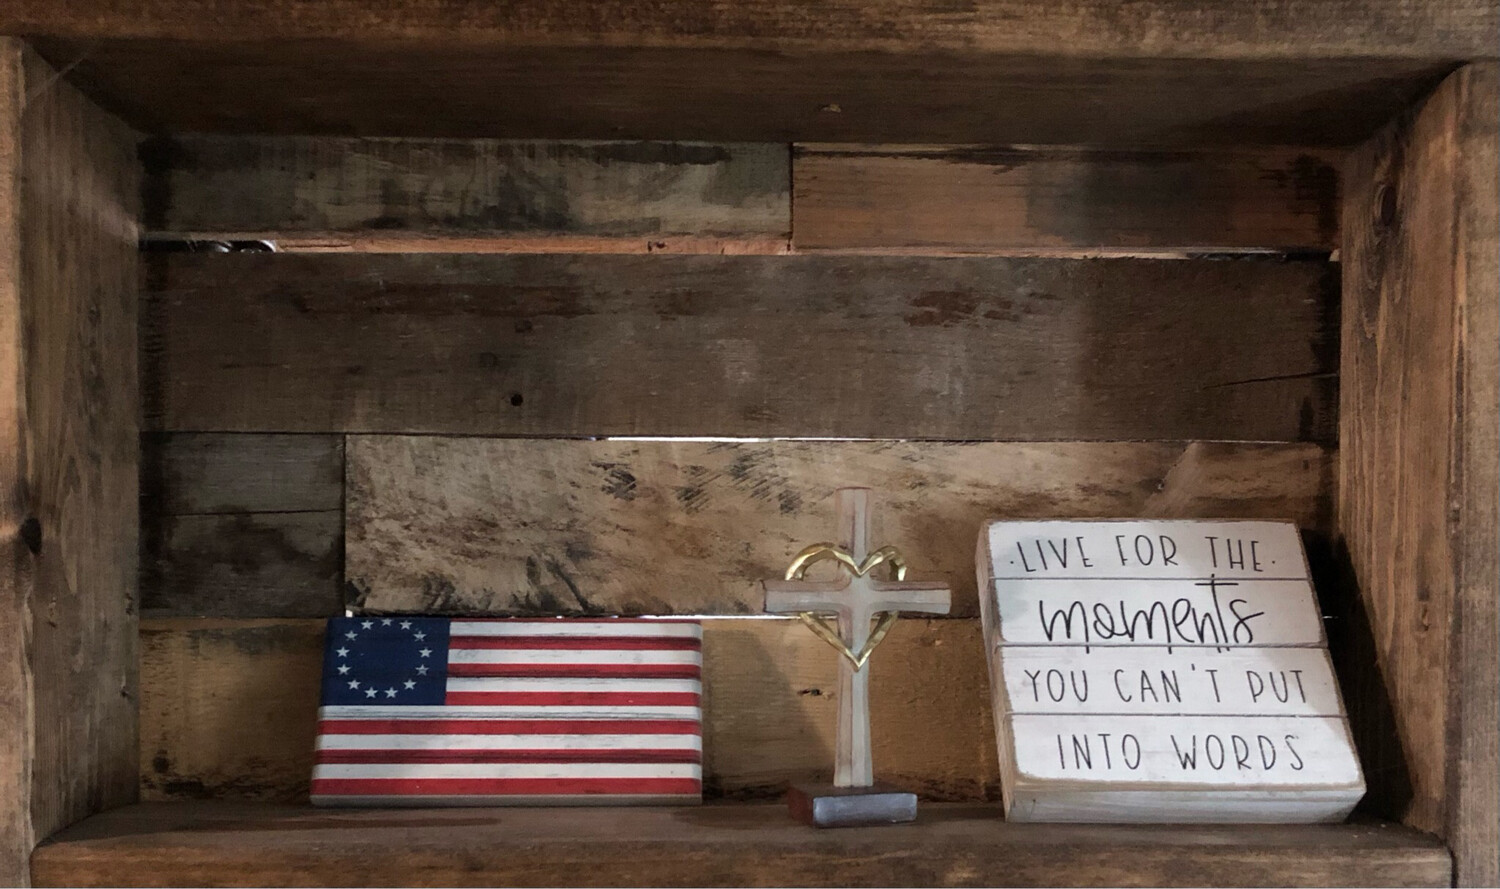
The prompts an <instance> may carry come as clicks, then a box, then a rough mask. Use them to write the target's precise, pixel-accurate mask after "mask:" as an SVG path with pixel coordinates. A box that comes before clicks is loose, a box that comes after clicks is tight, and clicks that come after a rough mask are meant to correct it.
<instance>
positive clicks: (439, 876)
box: [34, 803, 1452, 886]
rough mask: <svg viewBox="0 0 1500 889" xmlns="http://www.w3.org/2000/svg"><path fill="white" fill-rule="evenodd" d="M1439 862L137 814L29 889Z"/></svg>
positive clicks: (1193, 841) (944, 823)
mask: <svg viewBox="0 0 1500 889" xmlns="http://www.w3.org/2000/svg"><path fill="white" fill-rule="evenodd" d="M1451 873H1452V868H1451V866H1450V863H1449V860H1448V855H1447V850H1445V849H1444V848H1443V847H1442V845H1441V844H1440V843H1438V842H1437V841H1436V840H1434V839H1432V838H1431V837H1428V836H1425V835H1423V834H1421V833H1418V832H1417V831H1414V830H1411V829H1409V828H1403V827H1399V826H1396V825H1391V824H1385V823H1376V824H1370V823H1362V824H1350V825H1313V826H1308V825H1255V826H1247V825H1214V826H1206V825H1180V826H1173V827H1171V828H1169V829H1163V828H1162V827H1160V826H1155V825H1131V826H1122V825H1109V826H1101V825H1086V824H1066V825H1064V824H1012V823H1007V822H1005V821H1002V820H1001V819H1000V817H999V812H998V810H997V809H996V808H995V807H993V806H978V805H952V804H949V805H942V804H939V805H924V807H923V810H922V817H921V818H920V819H919V820H918V821H917V823H915V824H910V825H901V826H897V827H890V826H887V827H864V828H848V829H844V830H808V829H807V828H806V827H804V826H802V825H799V824H797V823H796V822H795V821H793V820H792V819H790V818H788V817H787V814H786V809H785V808H784V807H783V806H779V805H762V806H744V805H719V806H697V807H693V808H691V809H678V808H670V807H668V808H648V809H638V810H632V811H629V812H622V811H621V810H619V809H590V810H578V809H528V810H524V811H517V810H509V811H508V810H505V809H479V810H474V809H469V810H462V809H447V810H426V811H418V812H411V811H406V812H397V811H389V810H386V811H343V812H330V811H326V810H321V811H315V810H312V809H309V808H307V807H304V806H274V805H256V804H245V803H240V804H233V803H194V804H190V805H169V804H145V805H140V806H133V807H131V808H128V809H123V810H120V811H118V812H112V813H107V814H105V815H101V816H98V817H96V818H94V819H91V820H90V821H88V822H85V823H84V824H82V825H79V826H78V827H76V828H73V829H71V830H69V831H67V832H66V833H65V834H63V835H62V836H60V837H58V839H57V841H56V842H54V843H51V844H49V845H46V846H43V847H42V848H41V849H39V850H37V855H36V858H35V860H34V877H35V880H36V883H37V885H39V886H50V885H64V886H89V885H97V886H115V885H121V884H133V883H143V882H148V883H153V884H156V885H190V886H200V885H247V886H263V885H282V884H285V885H290V884H296V885H303V884H308V883H315V884H319V885H352V886H380V885H396V886H423V885H430V886H463V885H486V886H489V885H497V884H501V885H507V886H533V885H535V886H551V885H562V884H567V885H601V886H631V885H641V886H788V885H791V886H866V885H870V886H885V885H890V884H899V885H903V886H971V885H972V886H995V885H1008V886H1095V885H1097V886H1216V885H1225V886H1256V885H1266V886H1302V885H1306V886H1343V885H1351V886H1384V885H1407V886H1446V885H1448V880H1449V879H1450V876H1451Z"/></svg>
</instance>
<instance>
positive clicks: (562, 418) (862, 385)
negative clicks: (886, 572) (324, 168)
mask: <svg viewBox="0 0 1500 889" xmlns="http://www.w3.org/2000/svg"><path fill="white" fill-rule="evenodd" d="M148 265H149V266H150V268H149V269H148V273H147V292H146V294H145V296H144V306H143V311H144V313H145V319H144V355H143V362H144V365H145V372H144V379H145V389H146V391H145V395H144V397H145V401H146V416H147V419H148V422H149V423H151V424H152V425H154V426H155V427H156V428H158V429H166V430H178V431H255V432H271V431H274V432H336V431H348V432H423V433H467V434H484V435H538V436H592V435H721V436H722V435H731V436H734V435H738V436H746V435H748V436H767V435H776V436H804V437H805V436H833V437H855V438H859V437H871V438H930V439H1025V440H1031V439H1116V438H1145V439H1181V438H1209V439H1239V440H1272V441H1274V440H1311V441H1329V440H1330V439H1331V438H1332V435H1333V426H1334V416H1335V415H1334V412H1333V405H1334V401H1335V400H1336V395H1335V393H1336V388H1337V386H1336V378H1335V373H1336V366H1337V332H1336V329H1337V317H1336V304H1337V287H1338V274H1337V268H1336V266H1332V265H1330V264H1328V263H1323V262H1273V261H1267V260H1242V261H1237V262H1209V261H1199V262H1182V261H1150V260H1062V259H1006V258H889V257H797V256H790V257H786V256H782V257H746V256H740V257H727V256H725V257H693V256H676V257H673V256H667V257H632V256H449V255H427V256H331V255H319V256H282V255H274V254H240V255H228V256H225V255H216V254H167V255H157V256H154V257H152V258H151V261H150V262H149V263H148Z"/></svg>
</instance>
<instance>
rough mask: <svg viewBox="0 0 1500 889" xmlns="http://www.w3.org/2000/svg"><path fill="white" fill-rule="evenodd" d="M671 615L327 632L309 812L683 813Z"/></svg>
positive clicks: (679, 701) (697, 767)
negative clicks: (555, 808)
mask: <svg viewBox="0 0 1500 889" xmlns="http://www.w3.org/2000/svg"><path fill="white" fill-rule="evenodd" d="M702 642H703V629H702V626H701V625H700V624H698V623H697V622H696V621H686V620H628V619H618V618H617V619H605V620H576V619H556V620H506V619H490V620H457V619H448V618H430V617H429V618H419V617H339V618H332V619H330V620H329V621H328V635H327V645H326V649H325V651H324V654H323V695H322V706H321V708H320V709H319V714H318V740H317V751H316V759H315V765H314V767H313V776H312V802H313V803H314V804H315V805H324V806H358V805H422V806H432V805H460V806H481V805H492V806H493V805H527V804H529V805H593V804H599V805H603V804H609V805H619V804H661V803H672V804H682V803H697V802H699V801H700V800H701V797H702V790H703V772H702V755H703V733H702V721H701V720H702V711H701V709H700V695H701V692H702V684H701V678H700V674H701V671H702V664H703V656H702Z"/></svg>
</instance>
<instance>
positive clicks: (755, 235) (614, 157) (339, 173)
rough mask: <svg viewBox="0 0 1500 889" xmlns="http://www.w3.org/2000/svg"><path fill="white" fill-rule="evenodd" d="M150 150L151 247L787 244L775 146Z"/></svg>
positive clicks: (387, 143)
mask: <svg viewBox="0 0 1500 889" xmlns="http://www.w3.org/2000/svg"><path fill="white" fill-rule="evenodd" d="M143 153H144V156H145V157H146V159H147V163H148V167H147V175H148V178H147V181H146V195H147V198H148V200H147V204H146V206H145V208H144V213H145V219H144V224H145V226H146V228H147V229H148V232H149V233H150V234H151V235H152V236H158V237H169V238H212V239H226V240H231V239H242V238H270V239H274V240H277V241H278V246H280V247H282V248H283V249H286V248H287V247H292V248H296V247H299V246H308V245H309V244H317V245H319V246H320V247H321V249H329V248H330V246H331V245H332V244H334V243H339V242H346V243H348V244H349V245H350V246H351V247H359V248H363V249H368V248H369V247H371V246H373V245H374V244H376V243H378V242H383V241H400V242H401V243H402V244H403V245H405V246H406V247H408V249H410V248H413V247H415V248H417V249H420V248H421V244H422V243H423V242H422V240H420V239H422V238H432V239H443V240H446V239H450V238H465V239H470V240H478V239H493V240H497V241H500V242H502V246H503V243H504V242H507V241H512V242H516V245H517V246H521V245H524V246H525V247H526V248H527V249H532V250H536V249H551V250H557V251H565V252H572V251H575V250H577V249H578V248H580V247H582V248H588V247H590V246H591V245H598V246H602V247H605V248H608V247H611V246H612V247H613V249H614V250H615V251H616V252H622V253H630V252H636V253H647V252H681V251H683V250H684V249H686V250H693V249H702V248H704V247H712V248H715V249H714V252H739V253H775V252H785V251H786V247H787V238H788V237H789V236H790V233H791V207H790V195H789V193H788V190H789V188H790V178H789V170H788V152H787V147H786V146H785V145H779V144H770V143H763V144H733V145H702V144H678V143H663V142H582V143H580V142H503V141H498V140H493V139H480V140H472V141H463V140H451V139H448V140H445V139H351V138H337V137H325V138H313V137H281V138H277V137H267V136H213V135H185V136H172V137H163V138H161V139H156V140H152V141H151V142H149V143H148V144H147V146H146V148H145V149H144V151H143ZM437 246H440V247H441V246H444V245H442V244H438V245H437ZM495 246H496V245H491V249H495Z"/></svg>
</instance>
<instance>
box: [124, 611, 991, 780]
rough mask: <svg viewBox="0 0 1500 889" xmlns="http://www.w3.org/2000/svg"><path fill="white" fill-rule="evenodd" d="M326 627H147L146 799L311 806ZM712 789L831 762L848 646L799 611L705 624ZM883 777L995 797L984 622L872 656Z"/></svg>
mask: <svg viewBox="0 0 1500 889" xmlns="http://www.w3.org/2000/svg"><path fill="white" fill-rule="evenodd" d="M322 635H323V622H322V621H313V620H302V621H243V620H239V621H235V620H181V619H177V620H161V619H148V620H146V621H144V622H143V624H142V648H141V671H142V672H141V676H142V680H141V682H142V693H141V738H142V740H141V789H142V793H143V795H144V796H145V798H146V799H157V800H166V799H199V798H210V797H212V798H240V799H257V800H305V799H306V794H307V787H308V779H309V776H310V775H311V773H312V754H313V743H312V742H313V736H314V734H315V731H316V725H315V722H316V718H317V704H318V687H319V676H320V671H321V652H322V648H321V645H322ZM703 657H704V683H703V686H704V693H705V698H704V719H703V730H704V751H705V760H704V786H705V792H706V793H708V795H710V796H713V797H734V798H741V799H753V798H764V797H767V796H775V795H776V794H779V793H781V792H782V791H784V790H785V789H786V785H787V783H788V782H790V781H806V780H814V779H820V778H821V779H823V780H827V778H828V777H829V775H831V774H832V769H833V739H834V728H835V721H836V716H837V714H836V710H837V702H836V701H835V700H834V697H835V696H834V690H835V689H836V688H837V686H838V682H837V678H838V661H837V658H838V655H837V654H836V653H835V652H833V651H832V650H831V649H829V648H828V647H827V646H826V645H825V644H824V643H823V642H822V641H821V640H819V639H818V638H817V637H815V636H813V634H812V633H811V632H809V631H808V630H807V629H806V628H805V627H803V626H802V625H801V624H800V623H798V622H796V621H790V620H779V621H778V620H718V621H715V620H710V621H707V622H705V625H704V646H703ZM871 663H872V666H871V669H873V670H874V671H875V672H874V674H873V677H872V678H873V686H874V698H873V702H872V706H873V708H874V711H873V712H874V718H875V723H876V726H877V729H878V730H877V731H876V733H875V734H876V737H875V758H876V766H877V772H878V774H879V776H880V777H881V778H883V779H889V780H893V781H898V782H900V783H902V784H903V785H905V786H908V787H910V788H912V789H913V790H917V791H919V792H921V793H922V794H923V795H924V796H927V797H928V798H931V799H959V800H982V799H994V798H996V797H997V796H998V793H999V785H998V772H997V765H996V752H995V739H994V729H993V724H992V723H991V721H990V710H989V698H988V694H987V692H986V690H985V681H986V680H985V666H984V648H983V643H982V641H981V634H980V631H979V625H978V621H974V620H958V621H933V620H920V619H913V620H903V621H901V622H900V623H899V624H897V626H896V628H895V629H894V630H892V631H891V634H890V636H888V637H887V640H886V642H885V643H884V644H883V645H882V646H881V648H880V651H879V652H878V653H877V654H876V656H875V657H874V658H873V659H872V661H871Z"/></svg>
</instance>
